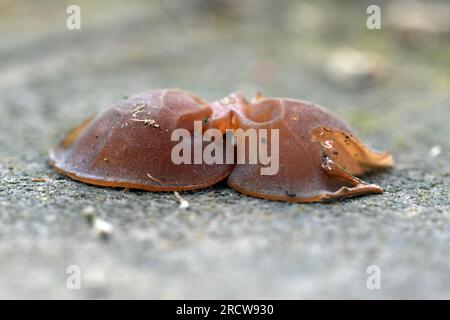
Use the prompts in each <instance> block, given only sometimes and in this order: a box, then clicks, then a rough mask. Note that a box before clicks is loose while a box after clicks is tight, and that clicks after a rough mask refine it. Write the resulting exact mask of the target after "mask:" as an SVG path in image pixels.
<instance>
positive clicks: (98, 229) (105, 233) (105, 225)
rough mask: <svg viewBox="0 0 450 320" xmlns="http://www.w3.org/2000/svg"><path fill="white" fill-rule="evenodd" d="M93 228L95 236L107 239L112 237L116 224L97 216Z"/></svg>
mask: <svg viewBox="0 0 450 320" xmlns="http://www.w3.org/2000/svg"><path fill="white" fill-rule="evenodd" d="M92 229H93V231H94V235H95V236H97V237H99V238H102V239H105V240H106V239H109V238H110V237H111V235H112V233H113V231H114V226H113V225H112V223H110V222H108V221H106V220H103V219H99V218H95V219H94V225H93V227H92Z"/></svg>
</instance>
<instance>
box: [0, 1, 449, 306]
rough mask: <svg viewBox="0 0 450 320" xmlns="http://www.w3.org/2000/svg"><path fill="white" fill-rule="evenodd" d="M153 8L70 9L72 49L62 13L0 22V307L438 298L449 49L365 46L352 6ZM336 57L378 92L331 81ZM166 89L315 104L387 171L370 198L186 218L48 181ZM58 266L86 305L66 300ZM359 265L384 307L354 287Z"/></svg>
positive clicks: (226, 207) (210, 194)
mask: <svg viewBox="0 0 450 320" xmlns="http://www.w3.org/2000/svg"><path fill="white" fill-rule="evenodd" d="M164 3H166V5H165V6H161V5H160V4H159V2H155V4H153V5H149V4H147V5H144V4H143V3H142V2H136V3H134V2H133V3H131V4H129V3H128V2H127V4H125V2H123V3H122V2H120V3H119V2H111V1H95V2H94V4H93V3H92V2H88V1H81V2H80V5H81V9H82V29H81V30H79V31H69V30H67V29H66V28H65V18H66V14H65V9H66V7H65V4H63V2H61V3H59V2H58V3H56V2H54V1H48V2H44V1H42V2H41V1H40V2H39V3H37V2H32V1H30V2H20V3H17V2H16V1H6V2H4V3H3V4H1V5H0V6H3V7H2V8H1V10H0V38H1V39H2V41H1V42H0V74H1V77H0V110H1V117H0V260H1V263H0V298H380V297H382V298H431V297H433V298H450V292H449V288H450V277H448V274H449V269H450V250H449V249H450V212H449V201H448V200H449V189H448V185H449V176H450V165H449V161H448V160H449V153H448V152H449V151H448V150H449V146H450V142H449V141H450V140H449V138H448V137H449V136H450V127H449V123H450V116H449V111H450V106H449V105H450V94H449V92H450V82H449V77H448V75H449V74H450V72H449V71H450V64H449V61H448V57H449V56H450V44H449V41H448V38H442V35H429V36H428V37H426V39H425V40H424V39H423V38H421V40H420V41H426V45H423V44H422V42H421V43H416V45H414V41H413V42H412V43H411V39H409V40H408V41H407V42H403V38H402V35H401V34H397V33H396V31H395V30H393V29H389V28H385V29H382V30H375V31H368V30H367V29H366V28H365V19H366V13H365V9H366V8H365V7H364V6H363V5H362V4H361V3H360V2H359V1H358V2H355V3H351V2H346V3H342V2H341V3H342V6H348V8H343V7H340V10H338V8H337V7H335V6H336V5H333V4H330V3H329V2H327V3H326V4H325V2H324V3H321V2H316V1H314V2H306V3H305V2H304V1H302V2H301V4H299V2H296V1H293V2H292V3H291V2H289V3H288V2H286V4H283V6H281V5H276V3H278V2H272V1H267V2H265V1H259V2H258V3H259V5H256V4H255V3H254V1H253V2H252V1H250V2H249V3H245V4H240V3H241V2H238V1H231V3H233V5H232V6H231V7H230V6H227V5H226V4H225V5H224V4H223V3H226V2H221V1H217V2H214V1H213V2H212V3H213V4H212V5H208V6H206V7H205V6H204V5H203V6H202V5H201V4H200V2H199V1H193V0H191V1H182V2H180V3H183V4H179V3H178V4H176V3H174V2H173V1H168V2H164ZM221 3H222V4H221ZM252 3H253V4H252ZM283 3H284V2H283ZM356 3H357V4H356ZM186 6H189V8H186ZM237 6H242V7H239V8H238V7H237ZM187 9H189V10H187ZM267 12H270V15H268V14H267ZM342 46H344V47H345V46H347V47H353V48H355V49H357V50H361V51H365V52H373V53H376V54H378V55H379V57H381V59H382V60H383V62H384V68H385V75H384V77H382V78H381V79H378V80H373V81H372V80H367V81H361V80H360V79H359V80H358V81H356V83H352V84H350V85H347V84H346V83H344V82H333V80H330V79H331V78H330V77H329V75H328V74H327V71H326V70H325V68H324V66H325V61H327V59H328V58H329V56H330V55H331V54H332V53H333V52H334V51H335V50H337V49H338V47H342ZM160 87H181V88H185V89H188V90H191V91H193V92H195V93H197V94H198V95H200V96H202V97H205V98H206V99H209V100H213V99H217V98H220V97H222V96H224V95H225V94H227V93H229V92H230V91H232V90H235V89H240V90H243V91H244V92H245V93H246V94H247V95H253V94H254V92H255V91H262V92H263V93H264V94H266V95H268V96H274V95H276V96H287V97H294V98H300V99H305V100H310V101H314V102H316V103H318V104H322V105H325V106H327V107H328V108H329V109H330V110H332V111H333V112H334V113H336V114H338V115H339V116H341V117H342V118H344V119H346V120H347V121H348V122H349V123H350V125H351V126H353V127H354V128H355V129H356V131H357V132H358V135H359V136H361V138H362V139H363V140H364V141H365V142H367V143H368V144H369V145H372V146H374V147H376V148H378V149H389V150H391V151H393V153H394V156H395V160H396V167H395V169H394V170H392V171H391V172H384V173H381V174H376V175H371V176H369V177H366V179H367V180H368V181H371V182H374V183H377V184H379V185H381V186H383V187H384V188H385V190H386V191H385V193H384V194H382V195H379V196H367V197H360V198H355V199H351V200H345V201H341V202H334V203H330V204H290V203H282V202H272V201H265V200H261V199H254V198H250V197H246V196H243V195H240V194H238V193H236V192H234V191H232V190H230V189H228V188H226V186H224V185H218V186H215V187H213V188H208V189H205V190H202V191H196V192H183V193H181V195H182V196H183V197H184V198H185V199H186V200H188V201H189V203H190V207H189V208H188V209H186V210H183V209H179V208H178V202H177V200H176V198H175V197H174V195H173V194H171V193H150V192H140V191H128V192H124V191H123V190H114V189H108V188H98V187H93V186H88V185H84V184H81V183H78V182H75V181H72V180H70V179H67V178H65V177H63V176H61V175H59V174H57V173H55V172H54V171H52V170H51V169H50V168H49V167H48V165H47V162H46V161H47V152H48V149H49V148H50V147H51V146H53V145H54V144H55V143H57V142H58V140H59V139H60V138H62V137H63V136H64V135H65V133H66V132H67V130H68V129H70V128H71V127H73V126H74V125H76V124H77V123H78V122H79V121H81V120H82V119H83V118H84V117H86V116H87V115H89V114H93V113H95V112H97V111H99V110H101V109H103V108H106V107H107V106H108V105H110V104H112V103H114V102H116V101H118V100H119V99H122V97H123V96H125V95H130V94H132V93H139V92H142V91H145V90H148V89H151V88H160ZM434 146H439V148H440V150H441V152H440V154H438V155H436V153H439V152H436V150H438V151H439V148H434V151H433V152H431V153H430V150H431V149H432V148H433V147H434ZM33 178H47V179H48V181H44V182H37V181H34V182H33V180H32V179H33ZM89 206H91V207H92V208H93V210H92V208H89V209H86V208H87V207H89ZM92 212H93V213H92ZM91 214H94V215H95V216H96V217H99V218H101V219H102V220H104V221H107V222H109V223H111V224H112V225H113V226H114V230H113V231H112V234H111V235H110V237H108V238H107V239H104V238H102V237H99V236H98V235H96V234H95V233H93V232H92V228H91V224H90V223H89V218H87V217H86V216H89V215H91ZM91 223H92V221H91ZM69 265H78V266H80V268H81V272H82V288H81V290H68V289H67V288H66V279H67V276H68V275H67V274H66V269H67V267H68V266H69ZM369 265H378V266H380V268H381V271H382V281H381V285H382V289H381V290H368V289H367V287H366V279H367V276H368V275H367V274H366V269H367V267H368V266H369Z"/></svg>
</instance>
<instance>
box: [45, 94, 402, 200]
mask: <svg viewBox="0 0 450 320" xmlns="http://www.w3.org/2000/svg"><path fill="white" fill-rule="evenodd" d="M194 121H202V123H203V130H206V129H208V128H216V129H219V130H220V131H221V132H222V133H223V134H224V135H225V134H226V130H227V129H232V130H236V129H242V130H244V131H245V130H247V129H256V131H258V129H266V130H267V132H268V136H267V137H266V138H264V141H263V140H261V143H264V144H266V145H267V150H268V151H269V153H270V151H271V147H272V145H271V143H272V139H271V135H272V133H271V131H270V130H271V129H276V130H277V132H278V135H279V140H278V141H279V148H278V150H279V157H278V159H279V164H278V171H277V172H276V173H275V174H273V175H261V168H263V167H266V165H262V164H260V163H259V162H258V163H256V164H250V163H247V162H246V163H244V164H239V163H237V164H236V160H235V161H234V162H233V164H210V165H208V164H205V163H203V164H178V165H176V164H174V163H173V161H172V159H171V152H172V149H173V147H174V146H175V145H176V144H177V143H178V142H177V141H171V134H172V132H173V131H174V130H175V129H179V128H185V129H187V130H188V131H189V132H191V133H193V136H195V134H194V125H193V122H194ZM258 132H259V131H258ZM197 134H201V133H198V132H197ZM260 138H261V137H259V136H258V138H257V139H258V143H259V139H260ZM261 139H262V138H261ZM225 140H226V139H225ZM208 143H209V142H208ZM208 143H207V142H203V147H205V146H207V145H208ZM248 146H249V143H247V144H246V145H245V154H246V155H247V156H248V154H249V152H250V151H249V150H248V148H249V147H248ZM225 149H226V148H225V147H224V150H225ZM224 159H225V155H224ZM247 159H248V158H247ZM50 163H51V164H52V166H53V167H55V168H56V169H57V170H58V171H59V172H61V173H63V174H65V175H68V176H69V177H71V178H73V179H76V180H80V181H83V182H86V183H91V184H95V185H101V186H111V187H125V188H136V189H144V190H150V191H170V190H188V189H198V188H203V187H207V186H210V185H213V184H215V183H217V182H219V181H220V180H223V179H224V178H226V177H228V185H229V186H230V187H231V188H233V189H235V190H237V191H239V192H242V193H244V194H248V195H251V196H256V197H261V198H267V199H273V200H285V201H292V202H313V201H325V200H332V199H337V198H343V197H350V196H355V195H361V194H369V193H380V192H382V191H383V190H382V189H381V188H380V187H379V186H377V185H374V184H368V183H366V182H364V181H362V180H360V179H358V178H356V177H355V175H361V174H364V173H366V172H369V171H372V170H376V169H380V168H388V167H391V166H392V165H393V160H392V157H391V155H390V154H388V153H376V152H373V151H371V150H369V149H368V148H367V147H366V146H364V145H363V144H362V143H361V142H360V141H359V140H358V139H357V138H356V137H354V136H353V135H352V133H351V130H350V128H349V127H348V126H347V125H346V124H345V123H344V122H342V121H341V120H339V119H337V118H336V117H335V116H334V115H332V114H331V113H329V112H328V111H326V110H325V109H323V108H321V107H318V106H315V105H313V104H311V103H307V102H302V101H298V100H292V99H279V98H262V97H260V96H259V97H257V98H256V99H254V100H253V101H247V100H246V99H245V98H244V96H243V95H242V94H240V93H234V94H231V95H229V96H227V97H226V98H224V99H222V100H220V101H217V102H214V103H212V104H208V103H207V102H205V101H203V100H202V99H200V98H198V97H195V96H194V95H193V94H191V93H189V92H186V91H181V90H176V89H166V90H157V91H152V92H150V93H147V94H142V95H138V96H135V97H133V98H131V99H129V100H127V101H125V102H122V103H119V104H117V105H116V106H114V107H113V108H111V109H109V110H107V111H105V112H104V113H102V114H100V115H99V116H97V117H96V118H95V119H93V120H86V121H85V122H84V123H82V124H81V125H80V126H79V127H77V128H76V129H74V130H73V131H72V132H71V133H70V134H69V135H68V137H67V138H66V139H65V140H64V141H62V142H61V143H60V144H59V145H58V146H57V147H56V148H55V149H54V150H52V151H51V152H50Z"/></svg>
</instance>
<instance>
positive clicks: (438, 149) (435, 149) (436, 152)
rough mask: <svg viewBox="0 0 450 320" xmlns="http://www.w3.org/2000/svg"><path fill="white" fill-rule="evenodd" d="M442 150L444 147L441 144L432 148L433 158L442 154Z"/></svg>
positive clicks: (431, 154)
mask: <svg viewBox="0 0 450 320" xmlns="http://www.w3.org/2000/svg"><path fill="white" fill-rule="evenodd" d="M441 152H442V148H441V146H434V147H433V148H431V149H430V156H431V157H432V158H436V157H437V156H438V155H440V154H441Z"/></svg>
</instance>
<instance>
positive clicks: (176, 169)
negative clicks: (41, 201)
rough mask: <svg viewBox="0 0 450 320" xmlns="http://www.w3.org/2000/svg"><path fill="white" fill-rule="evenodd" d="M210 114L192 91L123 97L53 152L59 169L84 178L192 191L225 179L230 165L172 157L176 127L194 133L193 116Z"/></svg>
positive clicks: (117, 184)
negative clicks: (186, 161) (179, 160)
mask: <svg viewBox="0 0 450 320" xmlns="http://www.w3.org/2000/svg"><path fill="white" fill-rule="evenodd" d="M211 114H212V109H211V107H210V106H209V105H208V104H207V103H206V102H205V101H203V100H202V99H200V98H197V97H195V96H194V95H192V94H190V93H188V92H185V91H181V90H174V89H167V90H157V91H152V92H150V93H146V94H141V95H137V96H134V97H132V98H130V99H128V100H126V101H124V102H121V103H119V104H117V105H115V106H113V107H112V108H110V109H108V110H106V111H105V112H103V113H101V114H100V115H98V116H97V117H96V118H95V119H93V120H86V121H85V122H84V123H82V124H81V125H80V126H79V127H77V128H76V129H74V130H73V131H72V132H71V133H70V134H69V135H68V137H67V138H66V139H65V140H64V141H62V142H61V143H60V144H59V145H58V146H57V147H56V148H55V149H53V150H52V151H51V152H50V163H51V165H52V166H53V167H55V168H56V169H57V170H58V171H59V172H61V173H63V174H65V175H67V176H69V177H71V178H73V179H75V180H79V181H82V182H86V183H90V184H95V185H100V186H108V187H124V188H133V189H144V190H149V191H171V190H191V189H198V188H204V187H207V186H210V185H213V184H215V183H217V182H219V181H220V180H223V179H224V178H226V177H227V176H228V175H229V173H230V172H231V170H232V168H233V166H232V165H207V164H179V165H176V164H174V163H173V162H172V161H171V152H172V148H173V147H174V146H175V145H176V144H177V143H178V142H177V141H171V134H172V131H173V130H175V129H177V128H185V129H187V130H189V131H190V132H192V136H193V121H194V120H199V121H202V120H203V119H206V118H207V117H208V116H209V115H211Z"/></svg>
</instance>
